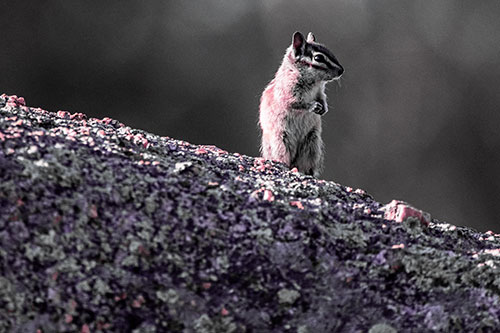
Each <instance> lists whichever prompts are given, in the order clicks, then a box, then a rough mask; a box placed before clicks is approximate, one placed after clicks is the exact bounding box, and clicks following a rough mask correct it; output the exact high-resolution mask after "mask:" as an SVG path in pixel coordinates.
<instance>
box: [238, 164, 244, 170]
mask: <svg viewBox="0 0 500 333" xmlns="http://www.w3.org/2000/svg"><path fill="white" fill-rule="evenodd" d="M238 170H240V171H241V172H243V171H245V167H244V166H243V165H241V164H239V165H238Z"/></svg>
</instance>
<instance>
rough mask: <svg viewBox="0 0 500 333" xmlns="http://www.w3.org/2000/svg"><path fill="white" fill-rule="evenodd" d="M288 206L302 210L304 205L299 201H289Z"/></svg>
mask: <svg viewBox="0 0 500 333" xmlns="http://www.w3.org/2000/svg"><path fill="white" fill-rule="evenodd" d="M290 205H291V206H294V207H297V208H298V209H304V205H302V202H300V201H290Z"/></svg>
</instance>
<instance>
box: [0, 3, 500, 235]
mask: <svg viewBox="0 0 500 333" xmlns="http://www.w3.org/2000/svg"><path fill="white" fill-rule="evenodd" d="M0 9H1V11H0V42H1V46H0V93H2V92H4V93H7V94H17V95H19V96H24V97H25V98H26V100H27V103H28V105H30V106H36V107H38V106H39V107H42V108H45V109H48V110H50V111H57V110H68V111H71V112H83V113H86V114H87V115H89V116H93V117H100V118H101V117H104V116H109V117H112V118H116V119H119V120H120V121H121V122H123V123H125V124H126V125H129V126H132V127H136V128H141V129H144V130H147V131H149V132H153V133H156V134H159V135H166V136H170V137H173V138H176V139H182V140H186V141H189V142H192V143H197V144H214V145H217V146H218V147H220V148H223V149H225V150H228V151H230V152H239V153H243V154H247V155H251V156H257V155H258V154H259V149H258V147H259V141H260V139H259V130H258V126H257V119H258V116H257V115H258V106H259V98H260V94H261V92H262V90H263V89H264V87H265V86H266V84H267V83H268V82H269V81H270V80H271V79H272V78H273V76H274V73H275V71H276V70H277V68H278V66H279V65H280V62H281V58H282V56H283V54H284V51H285V49H286V48H287V47H288V45H289V44H290V43H291V36H292V33H293V32H294V31H295V30H300V31H302V32H303V33H307V32H309V31H312V32H314V33H315V35H316V38H317V40H318V41H319V42H321V43H324V44H326V45H327V46H328V47H329V48H330V49H331V50H332V51H333V52H334V53H335V55H336V56H337V58H338V59H339V61H340V63H341V64H342V65H343V66H344V68H345V69H346V72H345V74H344V76H343V78H342V80H341V82H340V83H341V84H340V85H338V84H336V83H335V82H334V83H331V84H329V85H328V96H329V105H330V112H329V113H328V114H327V115H326V116H325V117H324V118H323V121H324V133H323V139H324V141H325V144H326V168H325V171H324V173H323V175H322V177H323V178H324V179H327V180H334V181H336V182H338V183H341V184H343V185H346V186H351V187H353V188H363V189H365V190H366V191H368V192H369V193H370V194H372V195H373V196H374V197H375V199H376V200H378V201H380V202H388V201H390V200H391V199H393V198H398V199H402V200H405V201H408V202H410V203H412V204H413V205H415V206H417V207H419V208H421V209H423V210H426V211H428V212H430V213H431V214H432V215H433V217H436V218H439V219H441V220H443V221H447V222H449V223H453V224H457V225H467V226H472V227H474V228H476V229H479V230H481V231H486V230H493V231H495V232H500V219H499V216H500V172H499V170H500V130H499V129H500V112H499V111H500V107H499V105H500V19H499V17H500V2H499V1H496V0H492V1H474V2H473V1H459V0H440V1H414V0H380V1H370V0H336V1H331V0H309V1H303V0H302V1H298V0H286V1H285V0H259V1H248V0H231V1H229V0H228V1H222V0H199V1H180V0H179V1H174V0H170V1H147V2H146V1H130V0H121V1H83V0H72V1H64V0H59V1H55V0H45V1H22V0H21V1H9V2H7V1H4V2H3V3H2V5H1V6H0Z"/></svg>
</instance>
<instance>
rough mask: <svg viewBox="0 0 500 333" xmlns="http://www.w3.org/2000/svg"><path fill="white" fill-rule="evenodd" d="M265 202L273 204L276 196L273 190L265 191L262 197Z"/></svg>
mask: <svg viewBox="0 0 500 333" xmlns="http://www.w3.org/2000/svg"><path fill="white" fill-rule="evenodd" d="M262 199H263V200H265V201H269V202H273V201H274V194H273V192H272V191H271V190H268V189H266V190H264V196H263V197H262Z"/></svg>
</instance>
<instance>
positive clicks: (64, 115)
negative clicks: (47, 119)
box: [57, 110, 71, 119]
mask: <svg viewBox="0 0 500 333" xmlns="http://www.w3.org/2000/svg"><path fill="white" fill-rule="evenodd" d="M57 116H58V117H59V118H63V119H65V118H70V117H71V113H69V112H68V111H63V110H59V111H57Z"/></svg>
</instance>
